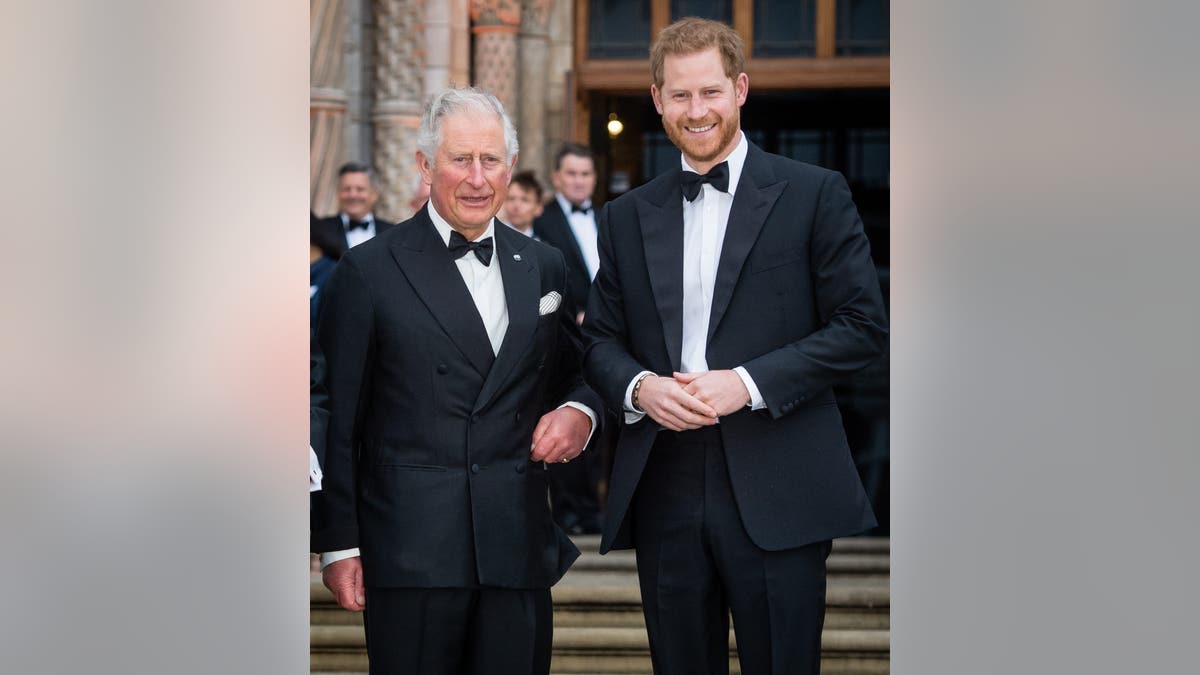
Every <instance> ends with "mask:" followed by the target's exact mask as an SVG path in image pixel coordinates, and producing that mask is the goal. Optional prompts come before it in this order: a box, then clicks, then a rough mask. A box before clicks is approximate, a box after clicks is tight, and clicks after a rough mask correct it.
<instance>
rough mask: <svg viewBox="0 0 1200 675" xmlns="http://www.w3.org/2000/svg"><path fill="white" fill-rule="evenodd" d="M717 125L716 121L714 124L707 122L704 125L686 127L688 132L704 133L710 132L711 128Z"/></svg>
mask: <svg viewBox="0 0 1200 675" xmlns="http://www.w3.org/2000/svg"><path fill="white" fill-rule="evenodd" d="M715 126H717V125H716V123H715V122H714V123H712V124H706V125H704V126H702V127H684V129H687V131H688V133H693V134H703V133H706V132H708V131H709V130H710V129H712V128H713V127H715Z"/></svg>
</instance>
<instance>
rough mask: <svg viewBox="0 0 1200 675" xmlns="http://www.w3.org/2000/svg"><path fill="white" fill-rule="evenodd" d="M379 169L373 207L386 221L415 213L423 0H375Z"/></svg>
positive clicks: (375, 115)
mask: <svg viewBox="0 0 1200 675" xmlns="http://www.w3.org/2000/svg"><path fill="white" fill-rule="evenodd" d="M372 8H373V9H374V12H375V25H376V26H377V29H376V31H375V72H374V92H375V105H374V107H373V108H372V110H371V124H372V126H373V129H374V139H375V144H374V149H373V152H372V156H373V158H374V164H375V170H376V172H378V174H379V202H378V203H377V204H376V205H375V212H376V213H377V214H378V215H379V216H380V217H381V218H384V219H385V220H404V219H406V218H408V217H409V216H411V215H412V213H410V212H409V208H408V201H409V199H411V198H412V196H413V192H414V189H415V187H416V182H417V181H416V176H417V173H418V171H417V164H416V159H415V155H416V151H417V127H419V126H420V124H421V108H422V105H423V101H424V97H425V87H424V83H425V51H424V44H425V40H424V34H425V25H424V17H425V1H424V0H375V1H374V2H373V3H372Z"/></svg>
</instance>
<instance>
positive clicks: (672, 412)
mask: <svg viewBox="0 0 1200 675" xmlns="http://www.w3.org/2000/svg"><path fill="white" fill-rule="evenodd" d="M733 376H734V377H737V373H734V375H733ZM637 402H638V407H639V408H641V409H642V410H645V411H646V414H647V415H649V416H650V418H651V419H653V420H654V421H655V422H658V423H659V424H661V425H662V426H663V427H664V428H667V429H670V430H671V431H684V430H686V429H699V428H700V427H706V426H709V425H711V424H716V423H717V411H716V410H715V409H714V408H713V407H712V406H711V405H709V404H708V403H705V402H704V401H702V400H700V399H699V398H698V397H696V396H694V395H693V394H692V393H690V392H688V391H685V390H684V388H683V386H682V385H680V383H678V382H676V381H675V380H672V379H671V378H669V377H659V376H657V375H647V376H646V379H645V380H642V386H641V388H640V389H638V401H637Z"/></svg>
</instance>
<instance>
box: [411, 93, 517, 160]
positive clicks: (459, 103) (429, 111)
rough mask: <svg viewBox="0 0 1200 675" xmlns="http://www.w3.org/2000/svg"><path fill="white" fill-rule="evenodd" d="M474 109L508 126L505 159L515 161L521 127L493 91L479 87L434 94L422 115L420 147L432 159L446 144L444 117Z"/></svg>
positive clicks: (505, 131) (505, 132) (505, 128)
mask: <svg viewBox="0 0 1200 675" xmlns="http://www.w3.org/2000/svg"><path fill="white" fill-rule="evenodd" d="M466 111H474V112H480V113H487V114H492V115H496V116H497V117H499V118H500V121H501V123H502V124H503V126H504V149H505V151H506V152H507V154H508V156H507V157H506V158H505V162H506V163H508V164H512V160H513V157H516V156H517V150H518V149H519V146H518V145H517V129H516V127H514V126H513V123H512V120H511V119H509V118H508V113H506V112H504V105H503V104H502V103H500V99H498V98H496V97H495V96H494V95H492V94H491V92H488V91H484V90H483V89H478V88H476V87H463V88H461V89H446V90H444V91H442V92H441V93H439V94H437V95H436V96H434V97H433V99H432V100H430V101H429V104H428V105H426V106H425V113H424V114H423V115H421V128H420V129H418V130H417V149H418V150H420V151H421V153H422V154H424V155H425V156H426V157H428V158H429V160H430V161H433V158H434V157H435V156H436V155H437V149H438V146H440V145H441V144H442V120H443V119H445V118H446V117H447V116H448V115H453V114H455V113H460V112H466Z"/></svg>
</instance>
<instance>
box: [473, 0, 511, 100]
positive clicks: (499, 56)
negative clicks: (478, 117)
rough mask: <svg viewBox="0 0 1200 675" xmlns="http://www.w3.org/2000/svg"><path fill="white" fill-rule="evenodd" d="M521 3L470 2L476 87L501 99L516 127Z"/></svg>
mask: <svg viewBox="0 0 1200 675" xmlns="http://www.w3.org/2000/svg"><path fill="white" fill-rule="evenodd" d="M517 3H518V0H471V23H472V26H471V34H472V35H474V37H475V86H478V87H482V88H484V89H487V90H488V91H490V92H492V93H493V94H495V95H496V98H498V99H500V102H501V103H503V104H504V109H505V110H506V111H508V115H509V117H512V118H513V122H514V123H517V118H518V111H517V98H516V97H517V30H518V27H519V25H520V23H521V6H520V5H519V4H517Z"/></svg>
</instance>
